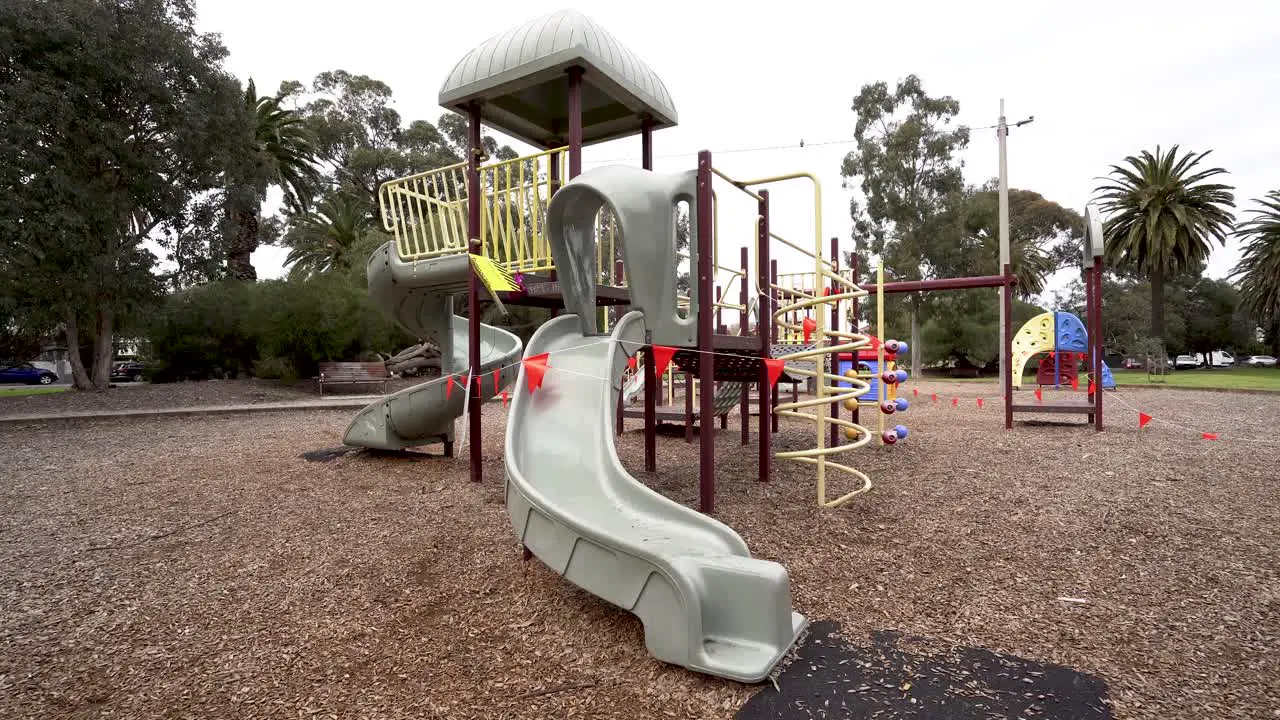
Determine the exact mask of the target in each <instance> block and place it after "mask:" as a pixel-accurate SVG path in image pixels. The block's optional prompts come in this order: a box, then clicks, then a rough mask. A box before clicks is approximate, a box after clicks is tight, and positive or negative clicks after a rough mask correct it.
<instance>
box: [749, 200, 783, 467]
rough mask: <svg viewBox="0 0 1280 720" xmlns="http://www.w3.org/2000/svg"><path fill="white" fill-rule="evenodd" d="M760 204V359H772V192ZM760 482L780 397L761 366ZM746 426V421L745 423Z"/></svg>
mask: <svg viewBox="0 0 1280 720" xmlns="http://www.w3.org/2000/svg"><path fill="white" fill-rule="evenodd" d="M759 194H760V201H759V202H758V203H757V205H756V212H757V213H758V214H759V225H760V230H759V232H758V233H757V235H756V281H757V282H758V283H759V285H760V287H758V288H756V293H758V295H759V301H758V302H759V305H760V306H759V308H757V310H758V311H759V319H758V320H757V321H756V334H757V335H759V336H760V357H761V358H763V359H767V358H769V357H770V356H771V355H772V353H773V347H772V343H773V329H772V328H773V302H772V301H771V300H772V296H773V293H772V292H771V291H770V289H769V282H768V279H767V278H768V277H769V268H770V267H771V266H772V265H771V263H770V260H769V191H768V190H761V191H760V193H759ZM759 384H760V391H759V395H760V425H759V428H760V467H759V470H760V482H769V469H770V468H769V466H770V465H771V464H772V462H773V432H772V428H771V427H770V426H771V424H772V422H773V419H772V418H773V399H774V398H775V397H777V395H775V394H774V391H773V388H771V387H770V386H769V368H768V366H767V365H765V364H764V362H763V361H762V362H761V363H760V383H759ZM743 422H744V423H745V422H746V419H745V418H744V419H743Z"/></svg>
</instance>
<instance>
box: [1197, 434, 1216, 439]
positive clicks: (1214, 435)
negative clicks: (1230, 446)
mask: <svg viewBox="0 0 1280 720" xmlns="http://www.w3.org/2000/svg"><path fill="white" fill-rule="evenodd" d="M1200 437H1202V438H1204V439H1205V440H1217V439H1218V433H1200Z"/></svg>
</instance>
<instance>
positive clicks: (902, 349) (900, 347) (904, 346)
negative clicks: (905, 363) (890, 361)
mask: <svg viewBox="0 0 1280 720" xmlns="http://www.w3.org/2000/svg"><path fill="white" fill-rule="evenodd" d="M910 349H911V347H910V346H909V345H907V344H906V343H905V342H903V341H901V340H899V341H898V349H897V350H895V351H894V353H895V354H898V355H901V354H902V353H904V352H906V351H908V350H910Z"/></svg>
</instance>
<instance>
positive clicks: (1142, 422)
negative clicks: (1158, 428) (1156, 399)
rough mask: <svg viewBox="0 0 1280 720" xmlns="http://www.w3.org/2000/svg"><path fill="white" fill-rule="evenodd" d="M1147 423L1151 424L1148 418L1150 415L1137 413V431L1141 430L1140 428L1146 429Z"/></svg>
mask: <svg viewBox="0 0 1280 720" xmlns="http://www.w3.org/2000/svg"><path fill="white" fill-rule="evenodd" d="M1149 422H1151V416H1150V415H1148V414H1146V413H1144V412H1140V413H1138V429H1139V430H1141V429H1142V428H1144V427H1146V426H1147V423H1149Z"/></svg>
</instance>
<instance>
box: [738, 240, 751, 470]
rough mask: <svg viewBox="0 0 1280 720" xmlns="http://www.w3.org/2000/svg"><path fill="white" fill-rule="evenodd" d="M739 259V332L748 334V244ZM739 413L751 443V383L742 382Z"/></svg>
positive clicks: (745, 439) (745, 440) (746, 441)
mask: <svg viewBox="0 0 1280 720" xmlns="http://www.w3.org/2000/svg"><path fill="white" fill-rule="evenodd" d="M738 261H739V264H740V265H741V266H742V267H741V268H740V270H741V271H742V277H741V278H739V280H741V282H740V283H739V284H738V287H739V290H738V304H739V305H741V306H742V309H741V310H739V311H738V334H739V335H742V336H744V337H745V336H746V335H747V326H748V325H750V324H751V316H750V315H748V314H747V297H748V296H747V283H748V282H749V281H750V279H751V268H750V267H749V266H748V265H747V262H748V260H747V246H746V245H743V246H742V251H741V252H739V253H738ZM738 414H739V415H740V416H741V418H740V420H741V421H742V444H743V445H750V444H751V385H750V383H743V384H742V402H741V403H740V404H739V405H738Z"/></svg>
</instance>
